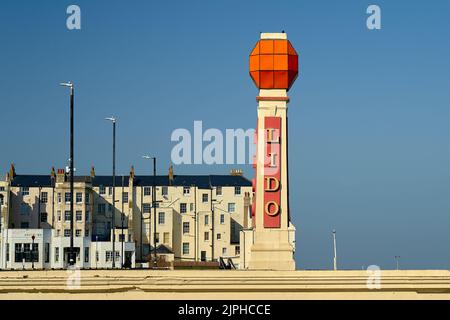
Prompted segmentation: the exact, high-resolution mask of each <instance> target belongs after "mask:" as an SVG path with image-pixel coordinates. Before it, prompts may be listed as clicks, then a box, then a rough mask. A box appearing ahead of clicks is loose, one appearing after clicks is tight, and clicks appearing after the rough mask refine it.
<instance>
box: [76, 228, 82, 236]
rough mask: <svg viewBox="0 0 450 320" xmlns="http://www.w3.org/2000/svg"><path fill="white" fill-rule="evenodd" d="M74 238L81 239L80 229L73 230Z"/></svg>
mask: <svg viewBox="0 0 450 320" xmlns="http://www.w3.org/2000/svg"><path fill="white" fill-rule="evenodd" d="M75 236H76V237H81V229H77V230H75Z"/></svg>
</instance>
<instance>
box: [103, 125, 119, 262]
mask: <svg viewBox="0 0 450 320" xmlns="http://www.w3.org/2000/svg"><path fill="white" fill-rule="evenodd" d="M105 120H108V121H111V122H112V125H113V155H112V157H113V159H112V166H113V169H112V170H113V172H112V188H113V190H112V203H113V205H112V215H111V220H112V221H111V228H112V267H113V269H114V268H115V267H116V263H115V262H116V251H115V249H116V245H115V244H116V122H117V120H116V118H114V117H110V118H105Z"/></svg>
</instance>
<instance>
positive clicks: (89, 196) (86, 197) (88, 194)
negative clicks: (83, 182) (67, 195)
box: [84, 192, 91, 203]
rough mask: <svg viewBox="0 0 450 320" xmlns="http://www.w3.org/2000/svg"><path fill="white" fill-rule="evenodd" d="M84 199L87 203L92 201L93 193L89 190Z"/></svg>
mask: <svg viewBox="0 0 450 320" xmlns="http://www.w3.org/2000/svg"><path fill="white" fill-rule="evenodd" d="M84 200H85V201H86V203H90V202H91V195H90V193H89V192H86V194H85V195H84Z"/></svg>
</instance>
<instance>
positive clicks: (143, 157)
mask: <svg viewBox="0 0 450 320" xmlns="http://www.w3.org/2000/svg"><path fill="white" fill-rule="evenodd" d="M142 159H147V160H150V159H156V157H150V156H149V155H145V156H142Z"/></svg>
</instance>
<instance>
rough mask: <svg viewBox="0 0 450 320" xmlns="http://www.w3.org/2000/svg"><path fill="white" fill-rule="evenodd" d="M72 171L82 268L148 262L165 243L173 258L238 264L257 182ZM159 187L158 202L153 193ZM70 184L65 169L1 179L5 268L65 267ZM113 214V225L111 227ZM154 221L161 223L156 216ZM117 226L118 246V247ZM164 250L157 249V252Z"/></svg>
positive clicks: (11, 174) (78, 262)
mask: <svg viewBox="0 0 450 320" xmlns="http://www.w3.org/2000/svg"><path fill="white" fill-rule="evenodd" d="M114 185H115V199H116V201H115V204H113V200H112V195H113V181H112V177H111V176H96V174H95V170H94V168H92V169H91V172H90V175H89V176H76V177H75V178H74V200H75V201H74V213H73V221H74V222H73V223H74V228H73V239H74V248H75V252H76V254H77V260H76V265H77V266H78V267H80V268H111V267H112V259H115V260H114V261H115V267H120V266H121V265H122V264H124V265H125V266H126V267H135V266H136V261H137V262H138V264H139V263H141V262H148V261H149V258H150V254H151V253H152V252H153V250H154V247H155V243H154V236H156V247H157V248H159V247H161V246H162V245H163V249H164V251H169V252H170V253H171V254H172V255H173V257H174V259H175V260H183V261H212V260H217V259H218V258H219V257H223V258H232V259H233V262H234V263H235V264H237V265H239V260H240V233H241V232H242V231H243V230H245V229H248V228H250V227H251V225H252V221H251V213H250V212H251V210H250V203H251V195H252V184H251V182H250V181H249V180H247V179H245V178H244V177H243V176H242V174H241V172H239V171H234V172H233V174H232V175H202V176H187V175H173V170H172V169H171V170H170V171H169V174H168V175H164V176H156V177H155V178H154V177H153V176H139V175H135V173H134V169H133V167H132V168H131V170H130V173H129V175H127V176H116V180H115V183H114ZM154 190H155V198H156V205H155V207H153V205H152V199H153V192H154ZM70 200H71V198H70V183H69V177H68V174H67V173H66V171H65V170H58V171H57V172H55V170H54V169H52V170H51V172H50V174H49V175H19V174H16V172H15V168H14V166H12V167H11V170H10V172H9V173H8V175H7V178H6V181H2V182H1V184H0V201H1V203H3V204H2V207H1V222H2V228H1V237H0V239H1V240H0V241H1V243H2V245H1V246H0V248H1V262H0V267H1V268H6V269H10V268H12V269H21V268H25V269H29V268H31V267H35V268H65V267H67V265H68V252H69V248H70V235H71V228H70V219H71V214H70V213H71V211H70ZM113 215H114V221H115V226H114V227H115V228H113V226H112V221H113V219H112V217H113ZM154 222H156V224H155V223H154ZM112 230H114V232H115V239H116V242H115V250H114V251H115V252H114V253H113V251H112V236H111V235H112ZM158 250H159V249H157V252H158Z"/></svg>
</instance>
